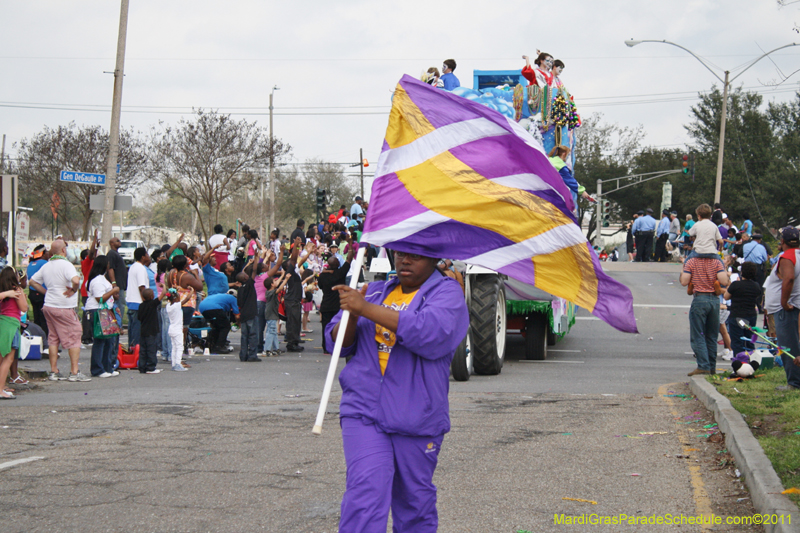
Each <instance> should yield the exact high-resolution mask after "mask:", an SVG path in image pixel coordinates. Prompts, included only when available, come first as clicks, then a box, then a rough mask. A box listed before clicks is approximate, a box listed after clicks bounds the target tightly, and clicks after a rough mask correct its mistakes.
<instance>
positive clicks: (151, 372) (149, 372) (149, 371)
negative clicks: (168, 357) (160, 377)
mask: <svg viewBox="0 0 800 533" xmlns="http://www.w3.org/2000/svg"><path fill="white" fill-rule="evenodd" d="M160 373H161V369H160V368H156V369H155V370H148V371H147V372H145V374H160Z"/></svg>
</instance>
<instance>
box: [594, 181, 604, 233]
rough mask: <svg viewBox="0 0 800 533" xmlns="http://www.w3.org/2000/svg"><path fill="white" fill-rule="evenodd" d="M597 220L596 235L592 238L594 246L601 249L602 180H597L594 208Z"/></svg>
mask: <svg viewBox="0 0 800 533" xmlns="http://www.w3.org/2000/svg"><path fill="white" fill-rule="evenodd" d="M595 210H596V214H595V219H596V220H597V222H596V226H597V234H596V235H595V237H594V245H595V246H598V247H600V248H602V247H603V180H597V205H596V206H595Z"/></svg>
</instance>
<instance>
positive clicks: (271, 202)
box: [261, 85, 280, 239]
mask: <svg viewBox="0 0 800 533" xmlns="http://www.w3.org/2000/svg"><path fill="white" fill-rule="evenodd" d="M276 90H280V88H279V87H278V86H277V85H275V86H273V87H272V91H270V93H269V231H272V230H274V229H275V141H274V139H273V137H272V95H274V94H275V91H276ZM262 204H263V202H262ZM261 238H262V239H263V238H264V237H263V235H262V237H261Z"/></svg>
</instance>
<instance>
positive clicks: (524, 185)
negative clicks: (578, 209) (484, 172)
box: [489, 174, 558, 193]
mask: <svg viewBox="0 0 800 533" xmlns="http://www.w3.org/2000/svg"><path fill="white" fill-rule="evenodd" d="M489 181H491V182H492V183H497V184H498V185H505V186H506V187H513V188H515V189H522V190H525V191H547V190H551V191H554V192H556V193H558V191H556V190H555V189H553V187H551V186H550V184H549V183H547V182H546V181H544V180H543V179H542V178H540V177H539V176H537V175H536V174H514V175H512V176H501V177H499V178H491V179H490V180H489Z"/></svg>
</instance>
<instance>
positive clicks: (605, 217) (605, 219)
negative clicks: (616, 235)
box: [601, 200, 611, 228]
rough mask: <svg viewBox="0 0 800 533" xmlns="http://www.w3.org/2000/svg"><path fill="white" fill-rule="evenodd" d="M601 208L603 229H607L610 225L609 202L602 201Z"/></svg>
mask: <svg viewBox="0 0 800 533" xmlns="http://www.w3.org/2000/svg"><path fill="white" fill-rule="evenodd" d="M601 207H602V215H603V227H604V228H607V227H608V226H610V225H611V222H610V219H611V202H609V201H608V200H603V205H602V206H601Z"/></svg>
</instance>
